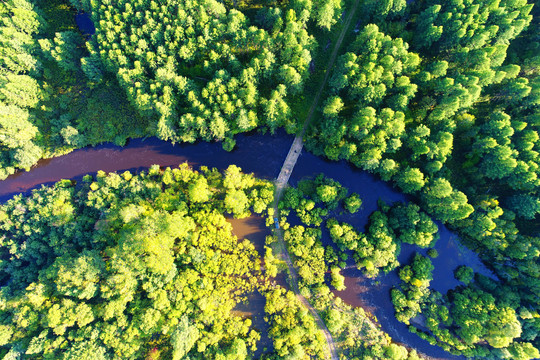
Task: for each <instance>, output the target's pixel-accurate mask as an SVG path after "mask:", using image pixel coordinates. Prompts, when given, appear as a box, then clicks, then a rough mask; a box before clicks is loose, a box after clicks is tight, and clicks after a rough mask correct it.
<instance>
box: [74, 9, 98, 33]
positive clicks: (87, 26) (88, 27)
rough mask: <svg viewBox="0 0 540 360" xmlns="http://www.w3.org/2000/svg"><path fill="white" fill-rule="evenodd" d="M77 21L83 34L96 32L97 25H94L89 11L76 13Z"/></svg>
mask: <svg viewBox="0 0 540 360" xmlns="http://www.w3.org/2000/svg"><path fill="white" fill-rule="evenodd" d="M75 22H76V23H77V26H78V27H79V29H80V30H81V32H82V33H83V34H85V35H93V34H95V33H96V27H95V26H94V22H93V21H92V19H90V14H89V13H79V14H77V15H75Z"/></svg>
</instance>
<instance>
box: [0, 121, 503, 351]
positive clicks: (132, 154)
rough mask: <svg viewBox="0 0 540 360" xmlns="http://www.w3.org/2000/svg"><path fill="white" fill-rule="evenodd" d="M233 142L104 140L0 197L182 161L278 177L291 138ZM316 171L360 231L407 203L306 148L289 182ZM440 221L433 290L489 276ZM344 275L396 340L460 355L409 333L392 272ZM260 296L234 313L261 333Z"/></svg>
mask: <svg viewBox="0 0 540 360" xmlns="http://www.w3.org/2000/svg"><path fill="white" fill-rule="evenodd" d="M236 140H237V147H236V148H235V150H234V151H232V152H226V151H224V150H223V149H222V148H221V144H220V143H204V142H199V143H196V144H177V145H172V144H170V143H168V142H165V141H161V140H158V139H156V138H147V139H146V140H143V139H135V140H131V141H129V143H128V144H127V145H126V146H125V147H119V146H116V145H112V144H104V145H99V146H96V147H94V148H85V149H80V150H76V151H73V152H72V153H70V154H67V155H64V156H60V157H57V158H54V159H49V160H43V161H40V162H39V163H38V164H37V165H36V166H35V167H34V168H32V170H31V171H29V172H20V173H17V174H14V175H12V176H10V177H9V178H8V179H6V180H4V181H2V182H0V202H5V201H6V200H8V199H9V198H11V197H13V196H14V195H15V194H17V193H21V192H22V193H28V192H30V190H31V189H34V188H37V187H40V186H41V185H42V184H52V183H54V182H56V181H58V180H60V179H74V180H80V179H82V177H83V176H84V175H85V174H88V173H90V174H95V173H96V172H97V171H98V170H104V171H107V172H110V171H118V172H121V171H125V170H130V171H140V170H144V169H147V168H148V167H150V165H153V164H159V165H161V166H163V167H166V166H171V167H175V166H178V164H180V163H183V162H185V161H187V162H189V164H190V165H192V166H194V167H198V166H201V165H206V166H208V167H216V168H218V169H220V170H223V169H225V168H227V167H228V166H229V165H230V164H236V165H238V166H240V167H241V168H242V169H243V170H244V172H248V173H250V172H253V173H254V174H255V175H256V176H258V177H261V178H265V179H274V178H276V177H277V175H278V174H279V171H280V168H281V165H282V163H283V161H284V159H285V157H286V155H287V153H288V151H289V146H290V144H291V143H292V140H293V138H292V136H289V135H286V134H285V133H284V132H283V131H281V132H278V133H277V134H276V135H274V136H269V135H260V134H255V135H254V134H251V135H239V136H237V138H236ZM321 172H322V173H325V174H326V175H327V176H329V177H331V178H333V179H335V180H337V181H339V182H340V183H342V184H343V185H344V186H346V187H348V188H349V189H350V190H351V191H354V192H356V193H358V194H359V195H360V196H361V198H362V201H363V208H362V210H361V211H360V212H359V213H357V214H356V215H354V216H353V215H346V216H344V217H343V218H342V219H341V220H342V221H347V222H350V223H351V224H353V225H354V226H355V227H356V228H358V229H360V230H363V229H364V227H365V225H366V223H367V221H368V216H369V215H370V214H371V213H372V212H373V211H375V210H376V209H377V201H378V200H379V198H380V199H382V200H384V201H386V202H387V203H391V202H395V201H407V200H408V199H407V197H406V196H404V195H403V194H401V193H399V192H397V191H396V190H394V189H393V188H392V187H391V186H390V185H389V184H387V183H385V182H383V181H381V180H379V179H377V178H376V177H374V176H372V175H370V174H369V173H367V172H364V171H360V170H358V169H355V168H353V167H351V166H349V165H348V164H346V163H345V162H329V161H326V160H324V159H321V158H318V157H316V156H314V155H312V154H309V153H306V152H305V151H304V152H303V153H302V154H301V156H300V158H299V159H298V162H297V164H296V167H295V169H294V172H293V174H292V176H291V179H290V182H291V184H293V185H294V184H296V183H297V182H298V181H299V180H300V179H301V178H302V177H304V176H315V175H317V174H319V173H321ZM230 221H231V223H232V224H233V228H234V230H233V231H234V232H235V234H236V235H237V236H238V237H239V238H244V237H245V238H248V239H249V240H251V241H252V242H254V244H255V246H256V249H257V250H258V251H259V252H260V253H261V251H263V244H264V237H265V236H266V234H268V229H266V227H265V226H264V221H263V220H262V219H261V218H258V219H257V218H256V217H255V218H254V217H252V218H248V219H244V220H234V219H232V220H230ZM438 225H439V231H440V235H441V238H440V239H439V240H438V242H437V245H436V247H435V248H436V249H437V250H438V251H439V254H440V256H439V257H438V258H436V259H434V260H433V263H434V265H435V270H434V278H435V280H434V281H433V282H432V286H433V288H435V289H436V290H438V291H441V292H446V290H448V289H450V288H453V287H455V286H456V285H458V284H459V283H458V282H457V280H455V279H454V277H453V270H454V269H455V268H456V267H457V266H458V265H461V264H467V265H469V266H471V267H472V268H473V269H474V270H475V271H477V272H480V273H482V274H484V275H486V276H493V275H492V274H491V273H490V272H489V270H488V269H487V268H486V267H485V266H484V265H483V264H482V263H481V262H480V261H479V260H478V258H477V256H476V254H475V253H473V252H472V251H470V250H467V249H463V248H462V247H461V246H459V243H458V242H457V238H456V236H455V235H454V234H453V233H452V232H450V231H449V230H448V229H447V228H446V227H444V226H441V224H438ZM325 235H326V236H324V237H325V238H327V236H328V234H327V233H326V234H325ZM323 240H324V239H323ZM325 241H326V240H325ZM415 251H416V248H415V247H413V246H410V245H407V244H405V245H403V246H402V252H401V254H400V257H399V260H400V262H401V263H405V262H407V261H408V259H409V258H410V257H411V256H413V254H414V252H415ZM343 275H344V276H346V285H347V289H346V290H345V291H342V292H336V295H338V296H339V297H341V298H342V299H343V300H344V301H346V302H347V303H349V304H351V305H354V306H362V307H364V308H365V309H367V310H369V311H370V312H372V313H373V314H375V316H376V317H377V318H378V319H379V321H380V323H381V327H382V329H383V330H384V331H385V332H387V333H389V334H390V336H392V338H394V339H395V340H396V341H397V342H400V343H403V344H405V345H407V346H409V347H412V348H415V349H417V350H418V351H419V352H421V353H424V354H426V355H428V356H430V357H433V358H437V359H453V358H457V357H454V356H452V355H450V354H448V353H446V352H444V351H443V350H442V349H440V348H438V347H435V346H432V345H430V344H429V343H428V342H427V341H424V340H422V339H420V338H419V337H418V336H416V335H414V334H412V333H410V332H409V331H408V329H407V327H406V326H405V325H404V324H402V323H399V322H398V321H397V320H396V319H395V318H394V309H393V306H392V303H391V301H390V289H391V287H392V285H393V284H395V283H397V282H398V281H399V279H398V277H397V274H396V272H392V273H390V274H388V275H386V276H383V277H380V278H378V279H377V282H374V281H372V280H370V279H367V278H365V277H363V276H362V274H361V273H360V271H358V270H356V269H354V268H353V267H351V268H350V269H347V270H344V271H343ZM257 296H258V295H257V294H253V295H251V298H252V300H253V301H252V302H250V303H249V304H247V305H246V306H245V307H240V308H239V309H238V311H239V312H242V313H244V315H246V316H251V317H252V319H253V321H254V326H256V327H257V328H259V330H264V329H265V328H264V327H263V326H264V325H263V323H262V322H261V318H262V315H261V314H262V312H261V311H263V309H262V306H263V305H264V302H263V301H261V299H260V297H257ZM257 304H258V305H257ZM266 341H267V340H266Z"/></svg>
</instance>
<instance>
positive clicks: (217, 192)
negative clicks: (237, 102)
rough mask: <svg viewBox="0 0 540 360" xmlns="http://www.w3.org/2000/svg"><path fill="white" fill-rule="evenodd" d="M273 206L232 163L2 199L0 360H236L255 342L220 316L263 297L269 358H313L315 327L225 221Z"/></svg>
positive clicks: (155, 171)
mask: <svg viewBox="0 0 540 360" xmlns="http://www.w3.org/2000/svg"><path fill="white" fill-rule="evenodd" d="M248 195H249V196H248ZM272 201H273V185H272V184H271V183H269V182H268V181H264V180H259V179H256V178H254V177H253V176H252V175H245V174H242V173H241V171H240V169H239V168H238V167H236V166H231V167H229V168H228V169H227V170H226V171H225V172H224V173H223V174H221V173H220V172H218V171H216V170H215V169H213V170H209V169H207V168H204V167H203V168H202V169H201V172H197V171H194V170H192V169H190V168H189V167H188V166H187V164H183V165H181V166H180V167H179V168H176V169H172V170H171V169H170V168H167V169H165V170H163V171H161V170H160V169H159V167H158V166H153V167H152V168H150V170H149V171H148V172H142V173H140V174H135V175H134V174H131V173H130V172H127V171H126V172H124V173H122V174H115V173H111V174H108V175H107V174H105V173H103V172H100V173H98V174H97V176H96V177H95V178H93V177H92V176H86V177H85V179H84V181H83V182H82V183H81V184H78V185H77V186H74V185H73V183H72V182H71V181H67V180H64V181H60V182H58V183H56V185H55V186H53V187H43V188H41V189H39V190H37V191H34V192H33V194H32V195H31V196H27V197H24V196H20V195H18V196H16V197H15V198H14V199H12V200H9V201H8V202H7V203H6V204H4V205H2V206H1V207H0V243H1V247H0V251H1V253H0V254H1V255H0V258H1V261H2V262H1V267H0V276H1V281H2V284H3V286H2V289H1V291H0V297H1V301H0V307H1V309H2V315H1V317H0V339H1V346H2V350H0V351H1V356H2V357H3V358H4V359H18V358H25V359H74V360H75V359H77V360H79V359H134V358H136V359H143V358H146V359H183V358H185V356H188V355H189V358H191V359H208V358H213V359H223V360H225V359H244V358H246V357H247V356H248V355H249V354H252V353H253V351H254V350H255V349H256V348H257V341H258V340H259V338H260V332H259V331H257V330H256V329H253V327H252V326H251V320H250V319H249V318H242V317H239V316H234V315H233V314H232V313H231V311H232V310H233V308H234V307H235V306H236V305H237V304H238V303H239V302H241V301H244V300H245V298H246V295H247V294H248V293H250V292H253V291H259V292H261V293H262V294H264V295H265V296H266V298H267V300H266V306H265V313H266V314H267V321H268V322H269V325H270V330H269V336H270V338H272V339H273V342H274V350H273V351H274V354H268V353H267V354H266V355H265V356H266V358H268V359H272V358H276V357H277V358H283V357H285V356H286V355H290V356H291V357H290V358H295V359H303V358H305V356H306V355H320V354H321V352H322V351H323V345H324V341H323V340H322V339H321V337H322V335H321V334H320V333H319V332H318V329H317V328H316V326H315V324H314V321H313V319H312V318H311V317H310V315H309V314H307V313H306V311H305V310H304V309H303V307H302V306H300V304H299V303H298V300H296V298H295V297H294V295H293V294H292V293H290V292H288V291H287V290H286V289H283V288H281V287H280V286H279V285H276V284H275V282H274V281H271V280H270V279H269V277H268V276H266V275H265V274H264V273H263V272H261V258H260V255H259V254H258V253H257V251H256V250H255V248H254V245H253V244H252V243H251V242H250V241H249V240H246V239H243V240H240V239H237V238H236V237H235V236H234V235H232V233H231V230H232V227H231V225H230V224H229V223H228V222H227V221H226V218H225V215H226V214H232V215H234V216H235V217H246V216H249V215H251V211H252V210H253V211H255V212H256V213H266V209H267V205H269V204H270V203H271V202H272ZM30 224H32V225H31V226H30ZM293 330H294V331H293ZM319 357H321V356H319Z"/></svg>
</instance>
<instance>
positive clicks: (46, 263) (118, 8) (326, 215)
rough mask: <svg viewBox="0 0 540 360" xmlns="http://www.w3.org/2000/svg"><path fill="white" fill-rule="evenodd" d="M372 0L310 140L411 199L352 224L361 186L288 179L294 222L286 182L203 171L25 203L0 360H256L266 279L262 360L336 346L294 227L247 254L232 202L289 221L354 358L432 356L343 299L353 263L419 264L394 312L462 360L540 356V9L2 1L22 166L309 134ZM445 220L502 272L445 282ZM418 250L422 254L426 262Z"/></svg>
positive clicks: (1, 167)
mask: <svg viewBox="0 0 540 360" xmlns="http://www.w3.org/2000/svg"><path fill="white" fill-rule="evenodd" d="M356 5H358V9H357V10H356V12H354V13H353V14H351V15H352V16H353V17H352V19H353V22H352V23H353V25H354V29H352V26H351V28H350V29H349V30H350V31H348V32H347V34H346V36H345V39H344V41H343V43H342V45H341V48H340V49H339V50H340V51H339V56H338V57H337V60H336V62H335V63H334V66H333V68H332V69H331V72H330V73H328V74H327V75H328V82H327V84H326V86H325V87H323V89H324V91H323V92H322V97H321V98H320V101H319V103H318V104H315V105H318V106H316V107H315V113H314V116H313V120H312V121H311V122H310V123H308V124H306V125H307V128H306V132H305V135H304V142H305V146H306V148H307V150H308V151H310V152H312V153H313V154H315V155H317V156H321V157H324V158H326V159H328V160H331V161H344V162H348V163H350V164H351V165H353V166H355V167H357V168H359V169H361V170H365V171H368V172H370V173H372V174H373V175H374V176H376V177H377V178H380V179H382V180H384V181H387V182H389V183H391V184H392V185H393V186H395V187H396V188H398V189H400V191H402V192H403V193H405V194H407V196H408V197H409V199H410V201H408V202H407V203H394V204H383V203H381V204H380V206H379V208H378V209H377V210H376V211H374V212H372V213H371V214H368V215H366V216H369V221H368V224H367V226H366V227H365V229H362V228H355V227H354V226H353V225H351V224H349V223H347V222H346V221H343V220H341V219H340V214H350V215H351V216H352V214H357V213H358V212H359V211H361V209H362V199H361V198H360V197H359V196H358V195H357V194H355V193H350V194H349V191H348V190H347V189H346V188H345V187H343V186H342V185H340V184H339V183H337V182H336V181H334V180H332V179H331V178H329V177H328V176H324V175H320V176H318V177H315V178H313V179H305V180H302V181H300V182H299V183H298V184H296V186H295V187H288V188H287V189H286V191H285V193H284V196H283V199H282V201H281V202H280V203H279V207H278V211H279V212H278V213H277V214H274V213H273V208H272V206H271V203H272V202H273V201H274V188H273V185H272V184H271V183H269V182H267V181H263V180H260V179H256V178H255V177H253V176H251V175H245V174H242V173H241V171H240V169H239V168H238V167H235V166H232V167H230V168H229V169H227V170H226V171H225V172H224V173H223V174H221V173H219V172H218V171H217V170H213V169H207V168H205V167H204V166H203V167H202V168H201V169H200V170H199V171H196V170H193V169H190V168H189V167H187V165H181V166H180V167H179V168H177V169H172V170H171V169H164V170H163V169H160V168H159V167H157V166H154V167H152V168H151V169H149V170H148V171H146V172H143V173H140V174H132V173H129V172H127V173H123V174H114V173H111V174H108V175H107V174H105V173H103V172H100V173H98V175H96V176H95V177H92V176H87V177H85V180H84V181H83V182H80V183H79V184H74V183H72V182H70V181H68V180H66V181H61V182H59V183H57V184H56V185H54V186H53V187H45V188H42V189H39V190H38V191H35V192H34V193H33V194H31V195H29V196H16V197H15V198H14V199H12V200H10V201H9V202H7V203H6V204H3V205H1V210H0V243H1V246H0V254H1V255H0V259H1V262H0V281H2V283H3V287H2V289H1V290H0V293H1V297H2V301H0V306H1V307H2V316H1V317H0V323H1V325H0V334H1V335H0V339H1V341H0V343H1V345H0V355H1V356H4V358H6V359H17V358H36V359H59V358H65V359H84V358H89V359H90V358H92V359H94V358H100V357H101V358H102V359H109V358H119V359H120V358H122V359H123V358H149V359H150V358H151V359H158V358H173V359H180V358H184V356H186V355H187V354H188V353H189V356H190V358H208V357H210V358H217V359H236V358H246V357H249V356H252V354H254V352H255V351H256V348H257V345H256V344H257V340H258V338H259V336H260V334H259V333H258V330H257V329H253V328H252V326H251V324H250V320H249V319H243V318H239V317H237V316H234V315H232V309H233V308H234V307H235V305H236V304H238V303H240V302H242V301H243V300H245V297H246V294H248V293H250V292H253V291H258V292H260V293H262V294H263V295H264V296H265V299H266V304H267V309H266V313H267V318H268V323H269V324H270V329H271V330H270V336H271V337H272V340H273V347H272V349H270V350H269V351H268V352H267V353H266V355H264V356H266V358H269V359H271V358H285V357H290V358H291V359H293V358H295V359H296V358H298V359H303V358H309V357H323V354H324V353H325V351H326V349H325V345H324V343H325V342H324V339H323V338H322V337H321V336H322V335H321V334H320V333H319V332H318V330H317V325H316V323H315V321H314V320H313V319H312V318H311V317H310V316H309V315H307V313H306V310H305V309H304V307H303V306H302V304H301V303H299V302H298V299H297V298H295V297H294V296H293V293H292V292H290V291H289V290H287V289H285V288H282V287H279V286H278V285H276V284H275V283H274V282H273V280H272V278H274V277H275V276H276V275H277V273H279V272H283V264H281V265H280V264H279V261H278V260H276V259H274V255H275V253H276V251H277V250H276V248H275V246H276V239H269V241H268V244H267V246H268V249H270V250H268V253H267V254H258V253H257V252H256V251H255V250H254V248H253V246H252V245H250V244H249V242H243V243H242V244H241V245H239V246H238V247H237V246H236V244H237V240H236V239H235V238H234V236H233V235H232V234H231V228H230V226H229V225H227V223H226V221H225V217H224V214H230V215H232V216H235V217H247V216H249V215H250V214H251V213H252V212H253V213H257V214H263V216H265V217H267V222H268V224H269V225H272V223H273V216H278V218H279V221H280V226H281V228H282V229H283V231H284V239H285V242H286V245H287V248H288V251H289V252H290V254H291V256H292V260H293V263H294V267H295V269H297V271H298V275H299V278H300V280H301V282H300V291H301V292H302V294H303V295H304V296H305V297H306V298H307V299H308V300H309V301H310V303H311V304H312V305H313V306H314V307H315V308H316V309H317V311H319V312H320V313H321V314H323V318H324V321H325V323H326V324H327V326H328V328H329V330H330V332H331V333H332V334H333V336H335V337H336V339H338V342H339V344H340V351H341V353H342V355H343V356H344V357H345V358H349V359H355V358H358V359H361V358H366V359H368V358H380V359H388V358H391V359H407V358H410V359H414V358H415V356H417V355H416V353H415V352H414V351H410V350H408V349H406V348H404V347H402V346H400V345H397V344H395V343H392V342H391V341H389V340H387V339H386V337H387V335H385V334H383V332H382V331H381V330H380V329H379V328H378V327H377V325H374V324H376V322H375V321H373V320H372V319H370V315H369V313H368V312H366V311H364V310H363V309H358V308H357V309H353V308H351V307H350V306H348V305H346V304H344V303H343V302H341V301H340V299H339V298H338V297H336V296H334V295H333V294H334V293H333V292H332V291H333V290H336V291H339V290H343V289H344V288H345V284H344V278H343V275H342V274H341V271H342V270H343V269H344V268H346V267H347V266H350V264H354V266H355V267H356V268H358V269H359V270H360V271H361V272H362V273H363V274H364V276H366V277H367V278H369V279H374V281H376V279H378V278H379V277H381V276H384V274H388V273H390V272H397V273H398V274H399V278H400V282H399V283H396V284H395V285H394V287H393V288H392V290H391V297H392V301H393V303H394V307H395V316H396V318H397V319H398V320H399V321H401V322H403V323H405V324H407V325H408V326H409V329H410V331H412V332H413V333H415V334H417V335H418V336H420V337H421V338H423V339H426V340H427V341H429V342H430V343H432V344H435V345H437V346H440V347H441V348H443V349H445V350H446V351H448V352H451V353H452V354H461V355H464V356H467V357H477V358H490V359H491V358H493V359H533V358H538V357H540V353H539V351H538V349H540V337H539V336H538V334H539V332H540V260H539V257H540V215H539V214H540V193H539V189H540V178H539V176H540V162H539V161H540V160H539V156H538V154H539V152H540V135H539V132H540V110H539V108H540V77H539V74H540V38H539V37H538V34H539V33H540V31H539V24H540V4H538V3H537V1H535V0H450V1H442V0H416V1H406V0H363V1H355V0H349V1H338V0H290V1H277V0H272V1H265V2H262V1H258V0H222V1H218V0H189V1H175V0H150V1H148V0H135V1H128V0H114V1H113V0H69V1H68V0H44V1H35V0H7V1H3V2H0V19H1V21H0V53H1V54H2V55H1V56H0V69H1V70H0V179H5V178H6V177H8V176H9V175H11V174H14V173H16V172H17V171H23V170H26V171H28V170H30V169H31V168H32V166H34V165H35V164H36V163H37V162H38V161H39V160H40V159H43V158H51V157H54V156H58V155H61V154H65V153H68V152H70V151H72V150H74V149H79V148H83V147H87V146H95V145H97V144H100V143H103V142H114V143H115V144H117V145H124V144H125V143H126V142H127V141H128V139H130V138H142V137H146V136H157V137H159V138H160V139H162V140H166V141H170V142H172V143H194V142H197V141H208V142H210V141H212V142H219V143H220V144H221V145H222V146H223V148H224V149H225V150H227V151H232V150H233V149H234V148H235V144H236V142H235V136H236V135H238V134H240V133H253V132H255V131H258V132H262V133H268V136H272V134H274V133H275V132H276V131H278V130H279V129H284V130H285V131H286V132H287V133H289V134H297V133H301V132H302V129H303V127H304V118H305V115H306V113H307V112H308V110H307V109H308V108H309V106H310V105H311V101H313V96H312V93H313V90H312V89H313V88H316V87H318V86H319V82H320V81H321V78H322V77H323V76H322V75H323V74H324V70H323V69H324V67H325V64H321V62H322V61H326V60H328V54H327V53H328V46H329V45H328V44H330V43H331V42H332V41H334V42H335V41H336V38H337V34H338V33H339V31H341V30H342V29H343V27H344V18H345V17H346V16H348V15H349V12H350V11H353V10H352V9H356V7H354V6H356ZM80 13H87V14H89V16H90V18H91V20H92V22H93V24H94V26H95V33H94V34H88V33H84V32H83V31H81V30H80V29H79V28H78V27H77V24H76V22H75V15H77V14H80ZM331 40H332V41H331ZM322 85H323V86H324V84H322ZM317 99H318V98H317ZM0 186H1V182H0ZM358 216H359V215H358ZM362 216H363V215H362ZM439 222H440V223H442V224H444V225H445V226H447V227H448V228H450V229H451V230H453V231H455V232H456V233H457V234H458V235H459V238H460V242H461V243H462V244H463V245H465V246H466V247H468V248H469V249H471V250H473V251H475V252H476V253H477V254H478V255H479V256H480V258H481V259H482V260H483V262H484V264H486V266H488V267H489V269H490V270H491V271H493V273H494V274H495V277H496V280H495V279H492V278H489V277H486V276H484V275H482V274H478V273H476V272H474V271H473V269H471V268H468V267H466V266H461V267H458V268H457V269H455V271H454V273H455V278H456V279H457V280H459V281H460V282H461V285H459V286H458V287H456V288H454V289H451V290H450V291H448V292H447V293H439V292H437V291H435V290H434V289H433V288H431V287H430V282H431V281H432V280H433V275H432V271H433V269H432V259H434V258H435V257H436V255H437V254H436V253H435V252H434V251H433V249H432V247H433V246H434V244H435V242H436V241H437V238H438V225H437V224H438V223H439ZM326 233H328V235H329V238H328V239H325V235H324V234H326ZM156 239H159V241H157V240H156ZM217 239H219V240H220V241H217ZM403 244H407V245H414V246H416V247H418V254H417V255H416V256H414V258H413V259H412V260H411V262H410V263H408V264H401V263H400V262H399V261H398V256H399V253H400V249H401V247H402V246H403ZM428 249H429V250H428ZM426 254H427V255H426ZM441 256H444V254H441ZM272 260H275V261H274V262H275V264H273V261H272ZM259 262H260V263H264V264H266V268H265V272H262V270H261V267H260V266H259V265H258V264H259ZM72 264H77V266H73V265H72ZM79 266H80V268H79ZM120 284H121V285H122V286H120ZM216 299H225V300H226V301H224V302H223V306H220V307H216V306H215V302H216V301H217V300H216ZM213 302H214V303H213ZM285 318H286V321H285V320H284V319H285ZM293 330H294V331H293ZM385 336H386V337H385ZM382 339H386V340H382ZM126 344H129V346H127V345H126ZM195 345H197V346H195Z"/></svg>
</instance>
